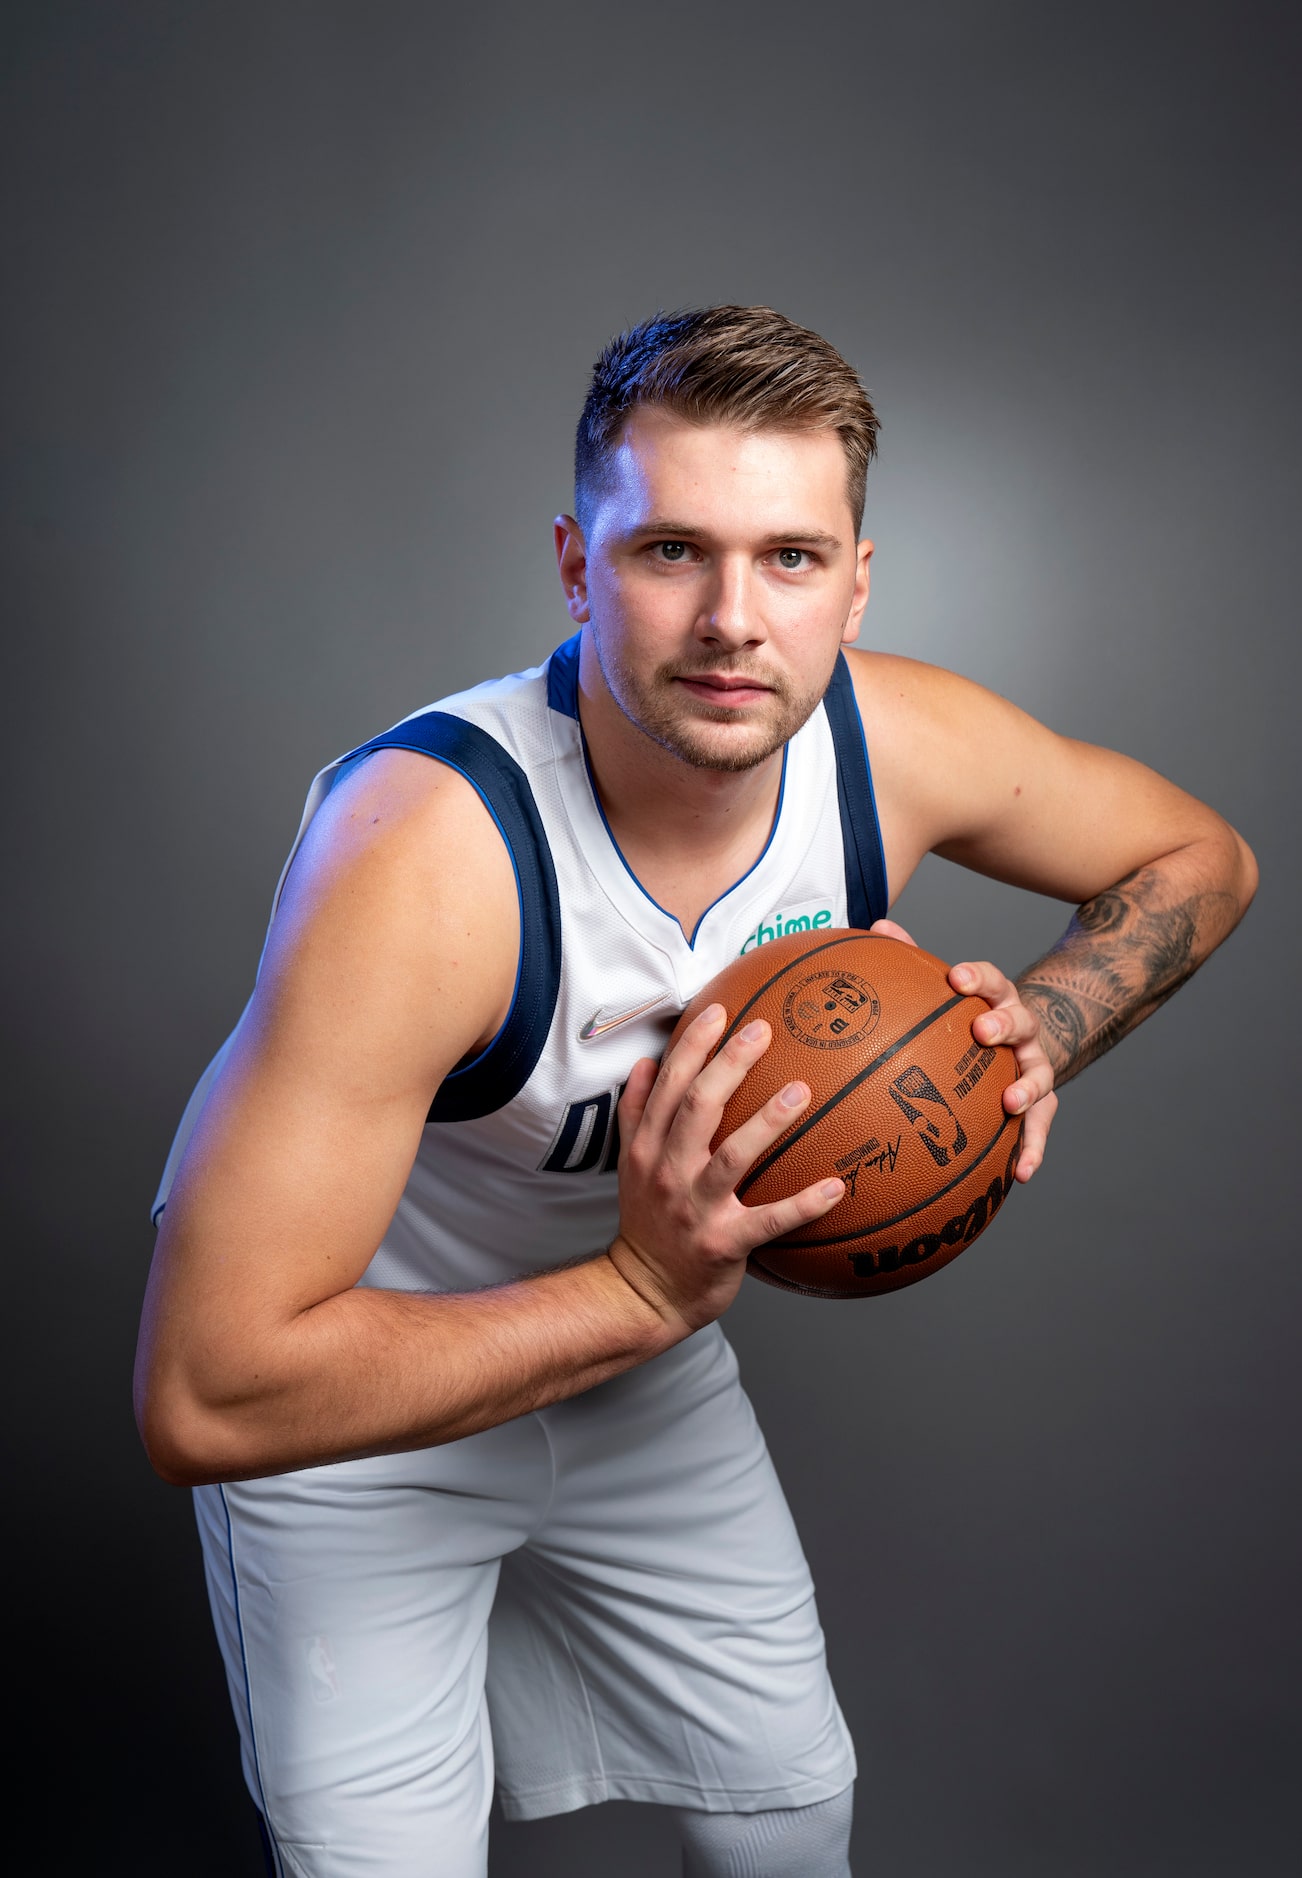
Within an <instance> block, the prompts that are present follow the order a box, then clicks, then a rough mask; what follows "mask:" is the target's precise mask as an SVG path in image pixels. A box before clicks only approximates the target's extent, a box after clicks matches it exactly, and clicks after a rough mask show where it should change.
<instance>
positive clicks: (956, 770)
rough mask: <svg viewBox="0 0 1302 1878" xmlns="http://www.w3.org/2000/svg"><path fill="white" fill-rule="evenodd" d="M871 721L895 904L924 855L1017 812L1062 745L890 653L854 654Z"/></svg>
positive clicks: (969, 689) (981, 690) (858, 693)
mask: <svg viewBox="0 0 1302 1878" xmlns="http://www.w3.org/2000/svg"><path fill="white" fill-rule="evenodd" d="M846 656H847V662H848V664H849V666H850V672H851V676H852V678H853V681H854V689H855V698H856V701H857V703H858V705H859V714H860V717H861V718H862V720H863V726H864V736H865V740H866V742H867V745H868V751H869V756H870V760H871V763H872V771H873V784H874V789H875V792H876V797H877V807H878V813H879V816H880V820H881V827H882V840H883V845H884V847H885V850H886V870H887V876H888V878H889V880H890V883H891V889H892V894H893V895H895V894H898V893H899V892H900V891H901V889H902V888H903V887H904V885H905V883H906V882H907V881H908V879H909V877H910V876H911V875H912V873H913V871H914V869H915V868H916V867H917V865H918V863H919V861H920V860H921V859H922V857H923V855H924V854H927V853H929V852H931V851H932V850H937V849H943V848H944V846H945V844H947V843H950V842H952V841H954V840H956V839H961V838H962V837H963V836H965V835H966V834H968V833H969V832H970V831H972V830H974V829H976V828H979V827H980V826H982V825H984V824H985V823H986V822H988V821H989V820H990V819H991V818H992V817H993V816H995V815H996V814H997V813H998V812H999V810H1000V808H1001V807H1002V806H1003V805H1004V804H1005V803H1006V802H1007V803H1015V802H1016V801H1017V799H1018V797H1019V796H1020V795H1021V793H1022V791H1023V789H1024V788H1025V786H1026V781H1025V779H1026V776H1027V775H1029V773H1030V772H1031V771H1032V770H1034V769H1039V770H1041V771H1042V770H1043V768H1044V766H1045V764H1046V763H1047V762H1048V761H1050V756H1049V751H1050V747H1051V746H1052V744H1053V743H1054V742H1055V741H1056V740H1055V739H1054V737H1053V733H1052V732H1051V731H1049V730H1047V729H1046V728H1045V726H1044V725H1042V724H1039V723H1037V722H1036V720H1035V719H1034V718H1031V717H1028V716H1027V714H1026V713H1025V712H1024V711H1020V710H1019V709H1018V708H1017V706H1016V705H1014V704H1010V703H1009V701H1008V700H1007V699H1006V698H1001V697H1000V696H999V695H998V694H997V693H996V692H993V691H989V690H987V689H986V688H985V687H984V686H983V685H979V684H975V683H974V682H973V681H972V680H971V679H969V678H963V677H961V676H960V675H959V674H958V673H957V672H951V671H946V670H945V669H944V668H943V667H942V666H938V665H928V664H926V663H924V662H923V661H922V660H921V659H909V658H903V657H901V656H899V655H898V654H895V653H889V652H858V651H851V652H849V653H847V655H846Z"/></svg>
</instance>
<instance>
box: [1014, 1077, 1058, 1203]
mask: <svg viewBox="0 0 1302 1878" xmlns="http://www.w3.org/2000/svg"><path fill="white" fill-rule="evenodd" d="M1057 1112H1058V1098H1057V1096H1056V1095H1053V1094H1049V1095H1047V1096H1045V1098H1044V1099H1043V1101H1040V1102H1037V1103H1036V1105H1035V1107H1034V1108H1033V1109H1031V1110H1030V1112H1029V1113H1028V1115H1027V1117H1026V1123H1025V1126H1024V1128H1023V1130H1022V1151H1021V1153H1020V1154H1019V1155H1018V1157H1017V1166H1016V1167H1015V1168H1014V1170H1013V1172H1014V1176H1015V1178H1016V1179H1017V1180H1019V1181H1020V1182H1022V1183H1023V1184H1024V1183H1025V1182H1026V1181H1028V1180H1029V1179H1030V1178H1031V1176H1032V1174H1034V1173H1035V1172H1036V1170H1037V1169H1038V1168H1039V1166H1040V1164H1041V1163H1042V1161H1043V1160H1044V1149H1045V1144H1046V1142H1047V1141H1048V1139H1049V1130H1050V1128H1051V1127H1052V1126H1053V1118H1054V1116H1055V1115H1056V1114H1057Z"/></svg>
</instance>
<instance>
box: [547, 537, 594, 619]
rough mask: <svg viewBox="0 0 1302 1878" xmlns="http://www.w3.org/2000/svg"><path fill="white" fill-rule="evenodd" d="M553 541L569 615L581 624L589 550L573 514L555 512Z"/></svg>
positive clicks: (585, 613)
mask: <svg viewBox="0 0 1302 1878" xmlns="http://www.w3.org/2000/svg"><path fill="white" fill-rule="evenodd" d="M552 536H553V538H554V540H555V542H556V570H557V572H558V573H559V575H560V577H561V586H562V587H563V588H564V590H565V604H566V606H567V607H568V608H569V614H570V618H571V619H572V620H574V621H575V622H576V623H577V624H578V625H580V626H586V624H587V621H588V550H587V546H586V544H585V542H584V539H583V530H582V529H581V528H580V527H579V524H578V523H577V522H576V521H575V519H574V517H573V516H572V515H558V516H557V517H556V520H555V521H554V522H553V523H552Z"/></svg>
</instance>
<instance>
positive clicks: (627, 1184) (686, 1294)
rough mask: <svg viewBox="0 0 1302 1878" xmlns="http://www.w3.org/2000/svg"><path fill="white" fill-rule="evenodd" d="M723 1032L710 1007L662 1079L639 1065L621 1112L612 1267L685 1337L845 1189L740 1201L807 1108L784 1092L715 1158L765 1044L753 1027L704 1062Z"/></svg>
mask: <svg viewBox="0 0 1302 1878" xmlns="http://www.w3.org/2000/svg"><path fill="white" fill-rule="evenodd" d="M727 1021H728V1020H727V1013H726V1012H725V1011H724V1009H723V1006H722V1005H720V1004H712V1005H710V1006H709V1008H708V1009H706V1010H704V1011H702V1012H701V1014H700V1016H699V1017H698V1018H697V1019H696V1021H695V1022H694V1023H693V1024H691V1025H690V1026H689V1027H688V1029H687V1030H686V1031H685V1032H684V1033H683V1035H682V1037H681V1038H680V1039H679V1041H678V1043H677V1044H676V1045H675V1047H674V1048H673V1049H672V1050H671V1051H670V1052H669V1054H668V1056H666V1058H665V1059H664V1062H663V1063H662V1064H661V1065H660V1066H659V1068H657V1066H656V1064H655V1062H654V1061H653V1060H652V1059H651V1058H650V1057H643V1058H642V1059H641V1060H640V1061H639V1062H638V1063H637V1064H636V1065H635V1066H634V1069H633V1071H632V1074H631V1075H630V1077H629V1080H628V1086H627V1088H626V1089H625V1091H624V1096H623V1100H622V1101H621V1103H620V1106H619V1129H620V1140H621V1143H622V1147H621V1151H620V1158H619V1201H620V1213H619V1226H620V1229H619V1234H618V1237H617V1238H616V1239H615V1241H614V1243H613V1244H612V1246H611V1247H610V1253H609V1256H610V1259H611V1262H612V1264H613V1265H614V1266H615V1268H616V1270H617V1271H618V1272H619V1273H620V1275H621V1276H622V1277H623V1278H624V1279H625V1280H626V1282H627V1283H628V1284H629V1285H631V1286H632V1288H633V1289H634V1290H635V1291H636V1292H637V1293H638V1295H639V1296H640V1297H642V1298H643V1299H644V1300H645V1301H646V1302H647V1303H648V1304H650V1305H651V1306H652V1308H653V1309H654V1310H655V1311H656V1312H657V1313H658V1314H659V1315H660V1316H661V1318H662V1319H663V1320H664V1321H665V1323H666V1325H667V1326H668V1327H669V1328H671V1329H679V1330H680V1331H681V1333H682V1334H686V1333H688V1332H690V1331H693V1330H699V1329H700V1328H701V1326H702V1325H703V1324H709V1323H712V1322H713V1321H714V1319H715V1318H716V1317H718V1316H720V1315H721V1314H722V1312H724V1311H725V1310H727V1308H728V1306H729V1305H730V1304H731V1303H732V1301H733V1299H734V1298H735V1297H736V1295H737V1291H738V1288H739V1286H740V1284H741V1281H742V1277H743V1275H744V1273H745V1270H746V1260H747V1258H748V1257H749V1256H750V1254H751V1253H752V1252H753V1251H755V1249H756V1248H757V1247H758V1246H761V1245H765V1244H767V1243H768V1241H769V1240H771V1239H778V1238H781V1236H782V1235H783V1234H784V1233H787V1232H791V1231H792V1230H793V1229H794V1228H795V1227H797V1226H802V1225H804V1224H806V1222H807V1221H809V1220H813V1219H819V1218H821V1217H822V1215H823V1214H824V1213H827V1212H830V1211H831V1209H832V1207H834V1206H835V1205H836V1203H837V1201H838V1200H839V1199H840V1198H841V1195H842V1193H843V1192H844V1191H845V1187H844V1183H843V1182H842V1181H840V1180H822V1181H816V1182H815V1183H814V1185H813V1186H810V1187H806V1188H805V1189H804V1190H803V1191H802V1192H800V1193H798V1194H795V1195H794V1196H793V1197H792V1198H791V1199H789V1200H781V1201H775V1202H773V1203H771V1204H768V1205H765V1206H754V1207H751V1206H743V1205H742V1204H741V1202H740V1200H738V1198H737V1194H736V1188H737V1184H738V1182H739V1181H740V1180H741V1178H742V1176H743V1175H744V1174H745V1173H746V1171H747V1170H748V1168H749V1167H750V1166H751V1165H752V1163H753V1162H754V1161H756V1160H757V1159H758V1158H759V1156H760V1155H761V1154H763V1153H764V1152H765V1150H766V1149H767V1148H770V1147H771V1146H772V1145H773V1143H774V1142H775V1141H776V1140H777V1138H778V1136H779V1135H780V1134H782V1132H783V1131H784V1130H785V1129H787V1128H789V1127H790V1126H791V1123H792V1122H793V1121H794V1120H795V1118H796V1117H797V1116H798V1115H799V1114H800V1112H801V1110H802V1109H803V1108H805V1107H806V1106H807V1105H808V1103H809V1100H810V1092H809V1089H808V1087H807V1086H806V1084H804V1083H803V1082H791V1083H788V1084H787V1085H786V1087H785V1088H783V1089H780V1090H779V1091H778V1093H777V1094H776V1095H775V1096H774V1097H772V1099H771V1100H770V1101H769V1102H767V1103H766V1104H765V1105H764V1107H763V1108H762V1109H760V1110H759V1111H758V1113H756V1114H755V1115H753V1116H752V1117H751V1118H750V1120H749V1121H747V1122H743V1124H742V1126H741V1127H740V1128H738V1129H737V1130H736V1131H735V1132H734V1133H733V1134H731V1135H729V1136H728V1137H727V1139H726V1140H724V1141H721V1142H720V1143H719V1146H718V1147H717V1148H716V1149H713V1150H712V1149H711V1142H712V1141H713V1139H714V1136H715V1133H716V1131H717V1129H718V1126H719V1122H720V1120H721V1118H722V1116H723V1110H724V1105H725V1103H726V1102H727V1101H728V1098H729V1097H730V1096H731V1095H732V1094H733V1093H734V1091H735V1090H736V1089H737V1088H738V1086H739V1085H740V1083H741V1081H742V1078H743V1077H744V1076H745V1074H746V1072H747V1070H748V1069H750V1067H751V1065H752V1064H753V1063H755V1062H757V1061H758V1059H759V1058H760V1057H761V1056H763V1054H764V1052H765V1050H767V1048H768V1046H769V1042H770V1038H771V1032H770V1030H769V1026H768V1025H767V1024H766V1023H764V1022H763V1021H762V1020H756V1021H755V1022H753V1023H750V1024H747V1025H746V1027H745V1028H744V1029H743V1030H740V1031H738V1032H737V1034H736V1035H735V1036H732V1037H730V1038H729V1039H728V1041H727V1043H726V1044H725V1045H724V1046H723V1048H722V1049H721V1050H720V1051H719V1053H718V1055H717V1056H714V1057H710V1051H711V1049H712V1048H713V1047H714V1045H715V1044H716V1043H717V1042H718V1039H719V1036H720V1033H721V1032H722V1030H723V1029H724V1026H725V1025H726V1023H727ZM707 1059H708V1060H707Z"/></svg>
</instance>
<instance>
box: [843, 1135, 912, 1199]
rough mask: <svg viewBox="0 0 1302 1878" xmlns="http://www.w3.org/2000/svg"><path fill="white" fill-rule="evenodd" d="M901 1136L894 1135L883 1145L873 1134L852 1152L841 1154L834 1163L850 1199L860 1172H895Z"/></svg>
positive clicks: (852, 1196)
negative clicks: (892, 1139) (893, 1137)
mask: <svg viewBox="0 0 1302 1878" xmlns="http://www.w3.org/2000/svg"><path fill="white" fill-rule="evenodd" d="M903 1138H904V1137H903V1136H902V1135H896V1137H895V1139H894V1141H888V1142H887V1143H886V1145H885V1146H884V1147H883V1146H882V1143H881V1142H880V1141H879V1140H878V1139H877V1137H876V1135H874V1136H873V1138H872V1140H871V1141H865V1142H864V1144H863V1146H862V1147H860V1148H856V1149H855V1150H854V1152H853V1154H843V1155H842V1156H841V1158H840V1160H839V1161H838V1162H837V1163H836V1171H837V1173H838V1174H839V1175H840V1176H841V1178H842V1180H844V1182H845V1190H846V1193H847V1194H848V1195H849V1197H850V1198H851V1199H852V1200H853V1198H854V1190H855V1187H856V1186H857V1184H858V1181H859V1176H860V1174H868V1173H871V1174H893V1173H894V1172H895V1160H896V1156H897V1155H898V1154H899V1151H900V1142H901V1141H902V1140H903Z"/></svg>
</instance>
